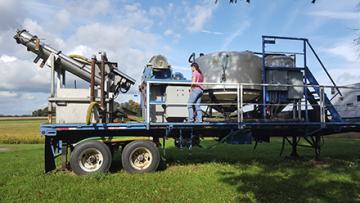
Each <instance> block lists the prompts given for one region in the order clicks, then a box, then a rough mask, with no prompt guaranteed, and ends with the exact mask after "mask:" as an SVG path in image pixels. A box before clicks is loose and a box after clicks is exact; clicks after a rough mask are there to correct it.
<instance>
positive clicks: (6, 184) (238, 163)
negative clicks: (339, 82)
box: [0, 138, 360, 202]
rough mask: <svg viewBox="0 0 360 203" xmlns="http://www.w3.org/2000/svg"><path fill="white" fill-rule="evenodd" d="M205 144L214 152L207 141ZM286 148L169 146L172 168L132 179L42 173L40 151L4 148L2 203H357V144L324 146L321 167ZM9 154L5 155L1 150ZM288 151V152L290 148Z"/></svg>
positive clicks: (117, 172) (117, 174)
mask: <svg viewBox="0 0 360 203" xmlns="http://www.w3.org/2000/svg"><path fill="white" fill-rule="evenodd" d="M204 144H206V145H210V144H211V143H210V141H206V142H205V143H204ZM280 145H281V141H280V140H279V139H275V140H274V141H273V142H272V143H271V144H261V145H259V146H258V148H257V149H256V150H255V151H254V150H253V149H252V147H253V146H252V145H226V144H222V145H218V146H217V147H216V148H214V149H211V150H205V149H198V148H196V149H194V150H193V152H192V155H189V153H188V151H187V150H182V151H181V150H178V149H175V148H173V147H172V144H171V145H170V144H169V147H168V149H167V162H168V164H167V168H166V169H165V170H163V171H159V172H156V173H151V174H128V173H125V172H123V171H122V170H121V167H120V166H119V165H118V163H119V160H118V158H117V157H118V156H119V154H117V157H116V160H114V163H115V164H114V165H115V167H113V168H112V172H111V173H108V174H94V175H90V176H81V177H80V176H75V175H74V174H73V173H71V172H55V173H51V174H44V173H43V152H42V151H43V147H42V145H36V144H35V145H30V144H28V145H9V144H2V145H0V149H3V150H0V151H2V152H0V163H1V165H0V202H41V201H45V202H359V201H360V165H359V164H360V148H359V146H360V139H341V138H336V139H335V138H332V139H331V138H330V139H327V140H326V142H325V145H324V146H323V149H322V159H323V161H322V162H319V163H315V162H313V161H311V156H312V150H309V149H301V150H300V153H301V155H303V156H304V159H305V160H304V161H286V160H284V158H283V157H279V155H278V153H279V149H280ZM4 148H6V149H7V151H6V150H4ZM286 150H287V151H285V153H286V154H288V153H289V147H287V149H286Z"/></svg>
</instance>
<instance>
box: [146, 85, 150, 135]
mask: <svg viewBox="0 0 360 203" xmlns="http://www.w3.org/2000/svg"><path fill="white" fill-rule="evenodd" d="M150 85H151V83H150V82H149V81H147V82H146V120H145V122H146V128H147V129H148V130H149V129H150Z"/></svg>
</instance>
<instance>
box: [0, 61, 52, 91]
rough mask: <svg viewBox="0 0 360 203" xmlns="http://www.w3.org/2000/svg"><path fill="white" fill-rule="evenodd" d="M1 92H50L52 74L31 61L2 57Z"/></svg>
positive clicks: (0, 70) (0, 72) (0, 64)
mask: <svg viewBox="0 0 360 203" xmlns="http://www.w3.org/2000/svg"><path fill="white" fill-rule="evenodd" d="M0 67H1V68H0V91H12V92H14V91H16V92H48V89H49V76H50V73H49V71H48V70H45V68H43V69H40V68H36V65H35V64H34V63H32V61H29V60H20V59H17V58H15V57H13V56H6V55H2V56H1V57H0Z"/></svg>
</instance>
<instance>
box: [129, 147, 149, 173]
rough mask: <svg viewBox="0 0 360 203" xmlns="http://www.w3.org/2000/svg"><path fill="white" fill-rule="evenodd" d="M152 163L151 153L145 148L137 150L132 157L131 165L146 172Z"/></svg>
mask: <svg viewBox="0 0 360 203" xmlns="http://www.w3.org/2000/svg"><path fill="white" fill-rule="evenodd" d="M151 163H152V154H151V152H150V151H149V150H148V149H146V148H144V147H141V148H136V149H135V150H134V151H133V152H132V153H131V155H130V164H131V166H132V167H133V168H135V169H137V170H145V169H147V168H148V167H149V166H150V165H151Z"/></svg>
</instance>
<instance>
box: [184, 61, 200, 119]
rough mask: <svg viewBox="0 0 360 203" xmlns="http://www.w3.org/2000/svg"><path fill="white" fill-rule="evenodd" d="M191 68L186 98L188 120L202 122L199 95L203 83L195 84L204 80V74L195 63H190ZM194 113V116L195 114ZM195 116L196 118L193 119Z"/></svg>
mask: <svg viewBox="0 0 360 203" xmlns="http://www.w3.org/2000/svg"><path fill="white" fill-rule="evenodd" d="M191 70H192V77H191V78H192V79H191V81H192V84H191V88H190V96H189V100H188V106H187V108H188V112H189V116H188V122H191V123H192V122H194V121H195V122H202V110H201V106H200V103H201V96H202V95H203V90H204V85H202V84H197V83H202V82H204V76H203V74H202V72H201V70H200V67H199V65H198V64H197V63H195V62H194V63H192V64H191ZM195 114H196V116H195ZM195 117H196V119H195Z"/></svg>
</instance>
